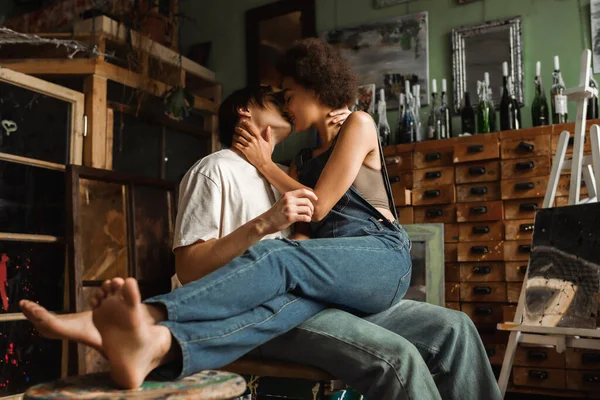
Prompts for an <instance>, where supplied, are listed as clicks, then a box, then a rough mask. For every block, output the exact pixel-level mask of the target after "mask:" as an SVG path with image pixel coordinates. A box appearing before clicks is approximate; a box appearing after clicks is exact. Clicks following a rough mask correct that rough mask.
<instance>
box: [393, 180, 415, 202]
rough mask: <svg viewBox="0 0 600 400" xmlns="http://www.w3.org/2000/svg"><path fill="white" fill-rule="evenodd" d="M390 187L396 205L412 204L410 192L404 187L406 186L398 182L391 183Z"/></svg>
mask: <svg viewBox="0 0 600 400" xmlns="http://www.w3.org/2000/svg"><path fill="white" fill-rule="evenodd" d="M391 188H392V196H393V197H394V204H395V205H396V207H404V206H410V205H411V204H412V192H411V191H410V190H408V189H406V186H402V184H400V183H394V184H392V185H391Z"/></svg>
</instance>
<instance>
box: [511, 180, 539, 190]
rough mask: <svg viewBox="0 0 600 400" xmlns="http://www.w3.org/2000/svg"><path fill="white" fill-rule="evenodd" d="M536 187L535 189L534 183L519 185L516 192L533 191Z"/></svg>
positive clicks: (516, 186)
mask: <svg viewBox="0 0 600 400" xmlns="http://www.w3.org/2000/svg"><path fill="white" fill-rule="evenodd" d="M534 187H535V184H534V183H533V182H524V183H517V184H516V185H515V189H516V190H531V189H533V188H534Z"/></svg>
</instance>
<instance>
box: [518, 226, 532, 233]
mask: <svg viewBox="0 0 600 400" xmlns="http://www.w3.org/2000/svg"><path fill="white" fill-rule="evenodd" d="M532 230H533V224H521V226H519V231H521V232H531V231H532Z"/></svg>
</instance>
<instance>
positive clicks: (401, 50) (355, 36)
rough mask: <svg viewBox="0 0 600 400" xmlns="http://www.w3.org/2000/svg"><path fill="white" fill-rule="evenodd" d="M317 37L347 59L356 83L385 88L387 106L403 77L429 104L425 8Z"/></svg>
mask: <svg viewBox="0 0 600 400" xmlns="http://www.w3.org/2000/svg"><path fill="white" fill-rule="evenodd" d="M321 38H322V39H323V40H325V41H327V42H328V43H330V44H332V45H333V46H336V47H337V48H339V49H340V51H341V52H342V54H343V55H344V57H346V58H347V59H348V60H350V62H351V63H352V65H353V66H354V69H355V70H356V72H357V73H358V75H359V78H360V84H362V85H366V84H370V83H373V82H375V84H376V86H377V89H378V90H377V91H376V93H378V92H379V89H385V97H386V103H387V108H388V109H392V110H395V109H397V108H398V94H399V93H400V92H402V91H403V90H404V82H405V81H406V80H408V81H410V82H411V85H416V84H418V85H420V86H421V104H422V105H427V104H429V27H428V14H427V12H420V13H417V14H411V15H406V16H401V17H394V18H390V19H386V20H382V21H378V22H374V23H371V24H365V25H360V26H355V27H351V28H345V29H339V30H331V31H326V32H323V33H322V34H321ZM377 100H379V99H377Z"/></svg>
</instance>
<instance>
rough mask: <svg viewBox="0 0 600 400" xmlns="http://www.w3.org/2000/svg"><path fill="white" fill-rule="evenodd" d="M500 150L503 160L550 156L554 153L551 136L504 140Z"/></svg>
mask: <svg viewBox="0 0 600 400" xmlns="http://www.w3.org/2000/svg"><path fill="white" fill-rule="evenodd" d="M500 148H501V157H502V159H503V160H507V159H513V158H524V157H539V156H550V155H551V153H552V149H551V147H550V136H549V135H540V136H536V137H524V138H515V139H508V140H502V142H501V143H500Z"/></svg>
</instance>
